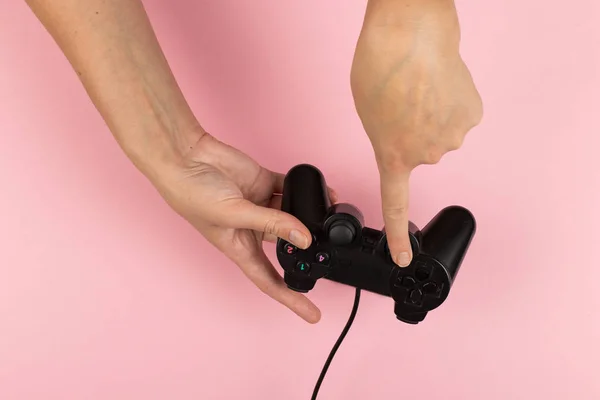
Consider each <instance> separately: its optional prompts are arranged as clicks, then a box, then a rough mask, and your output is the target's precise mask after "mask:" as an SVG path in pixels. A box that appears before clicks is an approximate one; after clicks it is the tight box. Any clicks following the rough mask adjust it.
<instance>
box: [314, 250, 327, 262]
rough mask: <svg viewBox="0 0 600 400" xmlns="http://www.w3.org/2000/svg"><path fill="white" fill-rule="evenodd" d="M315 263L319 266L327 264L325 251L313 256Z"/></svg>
mask: <svg viewBox="0 0 600 400" xmlns="http://www.w3.org/2000/svg"><path fill="white" fill-rule="evenodd" d="M315 261H316V262H318V263H319V264H327V263H329V254H328V253H327V252H325V251H321V252H319V253H317V255H316V256H315Z"/></svg>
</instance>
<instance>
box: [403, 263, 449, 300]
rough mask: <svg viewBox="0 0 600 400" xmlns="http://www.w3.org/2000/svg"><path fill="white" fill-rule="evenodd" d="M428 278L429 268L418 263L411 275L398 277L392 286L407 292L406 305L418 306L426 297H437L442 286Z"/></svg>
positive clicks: (429, 275)
mask: <svg viewBox="0 0 600 400" xmlns="http://www.w3.org/2000/svg"><path fill="white" fill-rule="evenodd" d="M430 277H431V271H430V268H429V267H427V265H425V264H423V263H420V265H418V266H417V267H416V269H415V272H414V274H413V275H402V274H401V275H399V276H398V278H397V280H396V282H395V284H394V286H396V287H401V288H404V289H406V290H407V296H406V300H405V302H406V303H409V304H414V305H417V306H419V305H421V304H422V301H423V299H424V298H425V297H426V296H427V297H428V296H434V297H439V296H440V294H441V289H442V285H438V284H437V283H435V282H433V281H430V280H429V278H430Z"/></svg>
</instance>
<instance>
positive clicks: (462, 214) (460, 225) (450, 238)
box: [420, 206, 477, 280]
mask: <svg viewBox="0 0 600 400" xmlns="http://www.w3.org/2000/svg"><path fill="white" fill-rule="evenodd" d="M476 229H477V224H476V221H475V217H474V216H473V214H472V213H471V212H470V211H469V210H467V209H466V208H464V207H460V206H449V207H446V208H444V209H443V210H441V211H440V212H439V213H438V214H437V215H436V216H435V217H433V219H432V220H431V221H430V222H429V223H428V224H427V225H426V226H425V227H424V228H423V229H422V230H421V235H422V236H421V248H420V252H421V253H423V254H427V255H429V256H431V257H433V258H435V259H436V260H437V261H439V262H440V263H441V264H442V265H443V266H444V267H445V268H446V270H447V271H448V274H449V275H450V277H451V279H452V280H454V278H455V276H456V274H457V273H458V270H459V269H460V265H461V264H462V261H463V259H464V257H465V255H466V253H467V250H468V249H469V246H470V244H471V241H472V239H473V236H475V231H476Z"/></svg>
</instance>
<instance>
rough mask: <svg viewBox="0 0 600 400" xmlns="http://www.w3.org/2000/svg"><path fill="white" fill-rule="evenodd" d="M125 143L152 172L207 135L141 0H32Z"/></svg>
mask: <svg viewBox="0 0 600 400" xmlns="http://www.w3.org/2000/svg"><path fill="white" fill-rule="evenodd" d="M26 2H27V4H28V5H29V6H30V8H31V9H32V10H33V12H34V13H35V14H36V16H37V17H38V18H39V20H40V21H41V22H42V24H43V25H44V26H45V27H46V29H47V30H48V32H49V33H50V34H51V35H52V37H53V38H54V40H55V41H56V42H57V44H58V45H59V47H60V48H61V50H62V51H63V52H64V54H65V56H66V57H67V59H68V61H69V62H70V63H71V65H72V66H73V69H74V70H75V71H76V72H77V75H78V76H79V79H80V80H81V82H82V83H83V85H84V87H85V89H86V91H87V93H88V94H89V96H90V98H91V100H92V101H93V103H94V105H95V106H96V108H97V109H98V111H99V112H100V114H101V115H102V117H103V119H104V120H105V121H106V123H107V125H108V127H109V129H110V130H111V132H112V133H113V135H114V136H115V138H116V140H117V141H118V142H119V144H120V146H121V147H122V148H123V150H124V151H125V152H126V153H127V155H128V156H129V157H130V158H131V159H132V161H133V162H134V163H135V164H136V165H137V166H138V168H140V169H141V170H142V172H144V173H146V174H154V173H155V171H153V170H152V169H153V168H154V167H153V166H151V165H156V164H161V163H171V162H174V160H176V159H177V158H178V157H180V156H181V154H182V153H183V152H185V150H186V149H188V148H189V147H190V146H192V145H193V144H194V143H195V141H197V139H198V137H199V135H200V134H201V133H200V131H201V129H199V125H198V124H197V121H196V120H195V118H194V115H193V113H192V111H191V110H190V108H189V106H188V105H187V103H186V101H185V99H184V97H183V94H182V92H181V90H180V89H179V87H178V85H177V83H176V81H175V78H174V77H173V74H172V72H171V70H170V68H169V65H168V63H167V61H166V59H165V57H164V55H163V53H162V51H161V49H160V46H159V44H158V41H157V39H156V37H155V34H154V31H153V29H152V27H151V25H150V22H149V20H148V17H147V15H146V12H145V10H144V8H143V5H142V3H141V1H140V0H85V1H80V0H26Z"/></svg>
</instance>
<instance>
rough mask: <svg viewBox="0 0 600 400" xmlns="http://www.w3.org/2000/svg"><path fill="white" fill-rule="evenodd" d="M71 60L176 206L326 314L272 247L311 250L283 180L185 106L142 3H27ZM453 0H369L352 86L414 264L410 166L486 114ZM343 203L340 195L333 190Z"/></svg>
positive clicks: (262, 275)
mask: <svg viewBox="0 0 600 400" xmlns="http://www.w3.org/2000/svg"><path fill="white" fill-rule="evenodd" d="M26 2H27V4H28V5H29V7H30V8H31V9H32V11H33V12H34V14H35V15H36V16H37V17H38V19H39V20H40V21H41V23H42V24H43V25H44V26H45V27H46V29H47V30H48V32H49V33H50V34H51V35H52V37H53V38H54V40H55V41H56V42H57V44H58V45H59V47H60V49H61V50H62V51H63V52H64V54H65V56H66V57H67V59H68V60H69V62H70V63H71V65H72V66H73V69H74V70H75V71H76V73H77V75H78V76H79V79H80V80H81V82H82V84H83V86H84V87H85V89H86V91H87V93H88V95H89V96H90V99H91V100H92V101H93V103H94V105H95V106H96V108H97V110H98V112H99V113H100V115H101V116H102V118H103V119H104V120H105V121H106V124H107V126H108V128H109V129H110V131H111V132H112V134H113V135H114V137H115V139H116V141H117V143H118V144H119V146H120V147H121V148H122V149H123V151H124V152H125V154H126V155H127V156H128V157H129V159H130V160H131V161H132V163H133V164H134V165H135V166H136V168H138V169H139V171H140V172H141V173H142V174H144V176H145V177H146V178H147V179H148V180H149V181H150V182H151V183H152V184H153V185H154V186H155V187H156V189H157V190H158V192H159V193H160V194H161V196H163V198H164V199H165V201H166V202H167V203H168V204H169V206H171V207H172V208H173V210H174V211H175V212H177V213H178V214H179V215H181V216H182V217H183V218H185V219H186V220H187V221H189V223H190V224H191V225H192V226H194V227H195V228H196V229H197V230H198V231H199V232H200V233H201V234H202V235H203V236H204V237H205V238H206V239H207V240H208V241H209V242H210V243H212V244H213V245H214V246H215V247H216V248H218V249H219V250H220V251H221V252H223V253H224V254H225V255H226V256H227V257H228V258H229V259H231V260H232V262H234V263H235V264H236V265H238V266H239V268H240V269H241V270H242V272H243V273H244V274H245V275H246V276H247V277H248V278H249V279H250V280H251V281H252V282H253V283H254V284H255V285H256V286H257V287H258V288H259V289H260V290H262V291H263V292H264V293H265V294H267V295H268V296H270V297H271V298H273V299H274V300H276V301H278V302H280V303H281V304H283V305H284V306H286V307H288V308H289V309H290V310H292V311H293V312H294V313H296V314H297V315H298V316H300V317H301V318H303V319H304V320H305V321H307V322H310V323H315V322H317V321H319V319H320V317H321V314H320V311H319V309H318V308H317V306H316V305H315V304H313V303H312V302H311V301H310V300H309V299H308V298H307V297H306V296H304V295H303V294H300V293H296V292H294V291H292V290H290V289H288V288H287V287H286V285H285V284H284V283H283V280H282V278H281V275H280V274H279V273H278V272H277V270H276V269H275V268H274V266H273V265H272V264H271V262H270V261H269V259H268V258H267V256H266V254H265V253H264V251H263V248H262V242H263V241H264V240H269V241H274V240H275V239H276V238H278V237H279V238H283V239H285V240H288V241H290V242H292V243H294V244H296V245H297V246H298V247H300V248H306V247H308V246H309V245H310V241H311V239H310V234H309V231H308V230H307V228H306V227H305V226H304V225H303V224H302V223H301V222H300V221H298V220H297V219H296V218H294V217H293V216H291V215H289V214H287V213H284V212H282V211H281V210H280V204H281V191H282V182H283V175H282V174H281V173H277V172H274V171H270V170H268V169H266V168H264V167H262V166H261V165H260V164H258V163H257V162H256V161H254V160H252V159H251V158H250V157H248V156H247V155H246V154H244V153H243V152H241V151H239V150H237V149H235V148H233V147H231V146H229V145H228V144H226V143H223V142H221V141H219V140H218V139H217V138H216V137H215V136H213V135H212V134H209V133H208V132H206V131H205V130H204V129H203V128H202V125H201V124H200V122H199V121H198V120H197V119H196V117H195V116H194V113H193V112H192V110H191V109H190V107H189V106H188V103H187V102H186V99H185V98H184V96H183V94H182V92H181V90H180V88H179V87H178V85H177V82H176V80H175V77H174V76H173V74H172V72H171V70H170V68H169V65H168V63H167V60H166V59H165V57H164V55H163V53H162V50H161V48H160V46H159V44H158V41H157V39H156V37H155V34H154V31H153V29H152V26H151V24H150V22H149V20H148V17H147V15H146V12H145V10H144V7H143V4H142V2H141V1H140V0H86V1H80V0H26ZM459 43H460V29H459V23H458V18H457V14H456V10H455V6H454V2H453V1H451V0H369V1H368V6H367V10H366V13H365V19H364V23H363V26H362V30H361V32H360V35H359V38H358V43H357V46H356V52H355V57H354V61H353V64H352V72H351V77H350V84H351V88H352V93H353V96H354V102H355V105H356V111H357V113H358V115H359V117H360V119H361V121H362V124H363V127H364V129H365V132H366V134H367V135H368V137H369V139H370V141H371V144H372V146H373V151H374V155H375V159H376V161H377V165H378V167H379V173H380V184H381V195H382V212H383V218H384V221H385V229H386V233H387V235H388V242H389V247H390V251H391V253H392V256H393V258H394V260H395V262H396V263H397V264H398V266H399V267H404V266H407V265H408V264H409V263H410V261H411V259H412V254H411V249H410V243H409V239H408V192H409V179H410V175H411V172H412V171H413V170H414V169H415V168H416V167H418V166H419V165H423V164H437V163H438V162H439V161H440V160H441V158H442V157H443V155H444V154H446V153H448V152H449V151H452V150H457V149H458V148H460V147H461V145H462V143H463V141H464V138H465V136H466V135H467V133H468V132H469V131H470V130H471V129H472V128H473V127H475V126H476V125H477V124H478V123H479V122H480V120H481V118H482V115H483V108H482V101H481V98H480V96H479V93H478V92H477V89H476V87H475V84H474V83H473V80H472V78H471V75H470V73H469V70H468V69H467V67H466V65H465V64H464V62H463V61H462V58H461V56H460V54H459ZM329 195H330V197H331V199H332V201H333V202H335V201H336V200H337V194H336V193H335V192H334V191H333V190H331V189H330V191H329Z"/></svg>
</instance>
